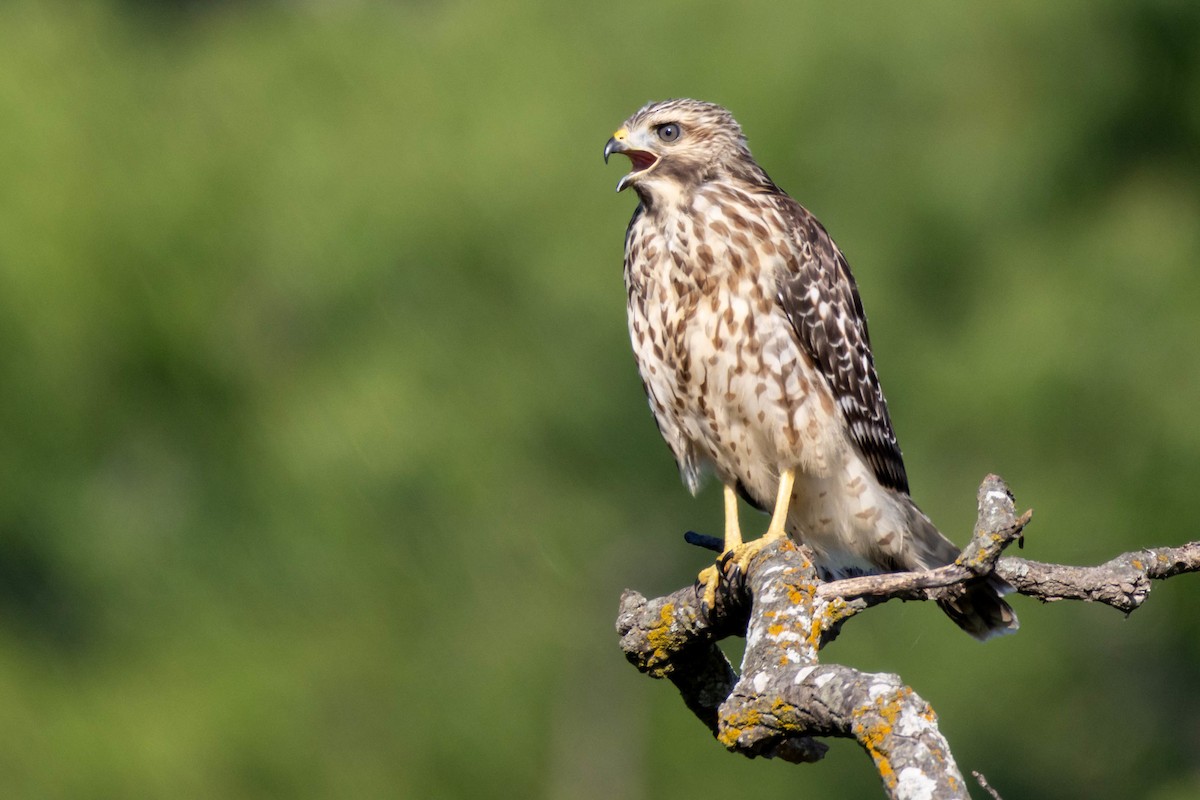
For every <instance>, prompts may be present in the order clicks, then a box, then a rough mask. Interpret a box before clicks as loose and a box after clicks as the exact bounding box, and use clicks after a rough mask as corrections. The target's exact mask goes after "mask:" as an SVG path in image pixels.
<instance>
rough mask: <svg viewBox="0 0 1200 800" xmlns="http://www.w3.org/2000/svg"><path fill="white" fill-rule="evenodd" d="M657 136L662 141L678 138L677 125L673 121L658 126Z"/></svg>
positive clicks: (671, 140)
mask: <svg viewBox="0 0 1200 800" xmlns="http://www.w3.org/2000/svg"><path fill="white" fill-rule="evenodd" d="M657 130H658V138H660V139H662V140H663V141H664V142H673V141H675V140H676V139H678V138H679V126H678V125H676V124H675V123H674V122H668V123H667V124H666V125H659V126H658V129H657Z"/></svg>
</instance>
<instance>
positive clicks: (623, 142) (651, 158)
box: [604, 128, 658, 192]
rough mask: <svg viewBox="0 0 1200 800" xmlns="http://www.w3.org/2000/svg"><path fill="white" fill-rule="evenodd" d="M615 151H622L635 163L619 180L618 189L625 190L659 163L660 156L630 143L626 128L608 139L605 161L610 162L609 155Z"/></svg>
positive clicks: (621, 152) (605, 147)
mask: <svg viewBox="0 0 1200 800" xmlns="http://www.w3.org/2000/svg"><path fill="white" fill-rule="evenodd" d="M613 153H620V154H621V155H623V156H627V157H628V158H629V161H630V163H632V164H633V170H632V171H631V172H629V173H628V174H627V175H625V176H624V177H622V178H621V180H619V181H618V182H617V191H618V192H621V191H624V190H625V189H627V188H628V187H629V185H630V184H632V183H633V181H634V180H636V179H637V178H639V177H640V176H642V175H644V174H645V173H647V172H649V171H650V170H651V169H653V168H654V166H655V165H656V164H658V156H656V155H655V154H654V153H651V152H649V151H646V150H638V149H636V148H633V147H630V145H629V131H628V130H627V129H626V128H621V130H619V131H617V132H616V133H614V134H613V135H612V138H611V139H609V140H608V144H606V145H604V163H605V164H607V163H608V157H609V156H611V155H612V154H613Z"/></svg>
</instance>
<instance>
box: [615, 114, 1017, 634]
mask: <svg viewBox="0 0 1200 800" xmlns="http://www.w3.org/2000/svg"><path fill="white" fill-rule="evenodd" d="M672 128H673V129H674V130H672ZM668 137H674V138H668ZM610 152H623V153H625V154H626V155H629V156H630V159H631V161H632V162H633V163H634V167H635V169H634V171H633V172H632V173H630V175H627V176H626V177H625V178H623V179H622V182H621V184H620V188H625V186H633V188H634V189H635V190H636V191H637V194H638V197H639V200H640V203H639V205H638V207H637V209H636V210H635V211H634V214H633V218H632V219H631V221H630V224H629V228H628V231H627V233H626V239H625V284H626V290H627V293H628V310H629V332H630V338H631V340H632V343H633V349H634V354H635V356H636V359H637V364H638V369H639V372H640V374H641V377H642V381H643V384H644V386H645V389H646V394H647V396H648V398H649V401H650V407H651V410H652V411H653V413H654V418H655V420H656V421H657V423H658V427H659V430H660V431H661V432H662V435H663V438H664V439H666V441H667V444H668V446H670V448H671V450H672V452H673V453H674V455H675V458H676V460H677V462H678V464H679V467H680V471H681V474H682V475H683V478H684V481H685V483H686V484H687V485H688V487H689V488H690V489H691V490H692V491H693V492H695V491H696V490H697V489H698V488H699V485H700V479H701V475H702V473H703V472H704V471H706V470H708V469H711V471H713V472H714V473H715V474H716V476H717V477H718V479H720V480H721V481H722V482H723V483H725V484H726V485H730V486H735V487H736V488H737V490H738V492H739V493H740V494H741V495H742V496H743V497H745V498H746V499H747V500H749V501H750V502H751V503H753V504H754V505H755V506H757V507H759V508H761V509H764V510H769V509H770V508H771V506H772V503H773V501H774V498H775V492H776V487H777V486H778V484H779V480H780V474H781V473H782V472H783V471H784V470H786V469H794V470H795V475H796V480H795V484H794V487H793V491H792V501H791V505H790V507H789V510H788V515H787V526H786V528H787V532H788V534H789V535H791V536H792V537H793V538H795V539H797V540H798V541H802V542H804V543H805V544H807V545H809V546H810V547H811V548H812V549H813V551H814V552H815V553H816V556H817V559H818V566H819V567H820V568H821V569H822V570H823V571H824V572H825V573H826V574H827V575H829V576H834V577H836V576H842V575H849V574H860V573H864V572H879V571H893V570H898V569H920V568H928V567H935V566H940V565H942V564H946V563H949V562H950V561H953V560H954V558H955V557H956V556H957V555H958V548H956V547H955V546H954V545H953V544H952V543H951V542H950V541H949V540H947V539H946V538H945V537H944V536H942V535H941V534H940V533H939V532H938V530H937V528H936V527H934V525H933V524H932V523H931V522H930V521H929V519H928V518H927V517H926V516H925V515H924V514H923V513H922V512H921V511H920V509H918V508H917V506H916V505H915V504H914V503H913V501H912V500H911V498H910V497H909V495H908V479H907V476H906V474H905V470H904V462H903V459H902V457H901V454H900V448H899V445H898V444H897V442H896V436H895V433H894V432H893V430H892V423H891V419H890V418H889V416H888V409H887V402H886V400H885V399H884V396H883V392H882V390H881V388H880V385H879V380H878V377H877V376H876V372H875V365H874V361H873V358H872V356H871V350H870V340H869V337H868V333H867V324H866V317H865V315H864V313H863V307H862V303H861V301H860V299H859V295H858V289H857V287H856V285H855V283H854V278H853V277H852V275H851V274H850V268H849V265H848V264H847V262H846V259H845V258H844V257H843V256H842V253H841V251H840V250H839V249H838V248H837V246H836V245H835V244H834V243H833V240H832V239H831V238H830V237H829V235H828V233H826V231H825V229H824V227H823V226H822V225H821V224H820V222H818V221H817V220H816V218H815V217H813V216H812V215H811V214H810V213H809V212H808V211H806V210H805V209H804V208H803V207H801V206H800V205H799V204H798V203H796V202H795V201H794V200H793V199H792V198H790V197H789V196H788V195H787V194H785V193H784V192H783V191H782V190H780V189H779V188H778V187H777V186H776V185H775V184H774V183H773V182H772V181H771V179H770V178H769V177H768V176H767V174H766V173H765V172H764V171H763V170H762V169H761V168H760V167H759V166H758V165H757V163H755V161H754V159H753V157H752V156H751V155H750V151H749V149H748V148H747V146H746V141H745V138H744V136H743V135H742V131H741V128H740V127H739V126H738V124H737V122H736V121H735V120H734V119H733V117H732V116H731V115H730V114H729V112H728V111H726V110H725V109H723V108H721V107H720V106H716V105H713V104H710V103H702V102H699V101H695V100H670V101H665V102H661V103H651V104H649V105H647V106H645V107H644V108H642V109H641V110H639V111H638V112H637V113H636V114H634V115H633V116H632V117H630V118H629V119H628V120H627V121H626V122H625V124H624V125H623V126H622V128H621V129H620V130H619V131H618V132H617V134H616V135H615V136H614V138H613V139H612V140H610V143H609V147H607V148H606V149H605V155H606V157H607V156H608V155H609V153H610ZM998 588H1002V586H999V587H998V586H994V585H981V586H978V587H975V588H974V589H972V590H971V591H969V592H968V593H966V594H965V595H963V596H962V597H959V598H956V599H950V600H947V601H946V602H944V603H943V607H945V608H946V610H947V612H948V613H949V614H950V615H951V617H952V618H954V619H955V621H956V622H958V623H959V624H960V625H961V626H962V627H964V629H966V630H968V632H970V633H972V634H973V635H976V636H978V637H980V638H984V637H985V636H987V635H989V634H991V633H996V632H1003V631H1005V630H1010V629H1014V628H1015V627H1016V618H1015V616H1013V614H1012V611H1011V609H1009V608H1008V606H1007V605H1005V604H1004V603H1003V601H1002V600H1000V599H999V595H998V593H997V589H998Z"/></svg>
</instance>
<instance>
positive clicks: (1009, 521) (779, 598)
mask: <svg viewBox="0 0 1200 800" xmlns="http://www.w3.org/2000/svg"><path fill="white" fill-rule="evenodd" d="M978 500H979V514H978V521H977V523H976V526H975V532H974V535H973V536H972V538H971V542H970V543H969V544H968V545H967V547H966V548H964V549H963V552H962V555H960V556H959V558H958V559H956V560H955V562H954V563H953V564H950V565H948V566H945V567H941V568H938V569H933V570H926V571H922V572H907V573H892V574H887V575H873V576H867V577H863V578H851V579H846V580H840V581H832V582H828V583H822V582H821V581H820V579H819V578H818V576H817V572H816V569H815V568H814V567H813V564H812V561H811V560H810V558H809V557H808V554H807V551H806V550H805V549H804V548H802V547H797V546H796V545H795V544H793V543H792V542H790V541H786V540H785V541H781V542H776V543H773V544H771V545H768V546H766V547H764V548H763V549H762V550H761V551H760V552H759V553H758V554H757V555H755V556H754V558H753V559H752V560H751V561H750V563H749V564H748V565H747V569H746V572H745V573H744V574H743V573H741V572H740V571H738V570H737V569H736V568H734V569H733V571H732V574H728V573H723V574H722V579H721V581H720V584H719V586H718V589H717V594H716V602H715V604H714V606H713V607H712V608H709V607H708V606H707V605H706V604H705V603H704V602H703V601H702V599H701V593H700V589H699V587H698V586H691V587H687V588H684V589H680V590H678V591H676V592H674V593H672V594H670V595H668V596H666V597H660V598H657V599H654V600H647V599H646V598H645V597H643V596H642V595H640V594H638V593H637V592H634V591H628V590H627V591H626V592H625V593H624V594H623V595H622V597H621V608H620V613H619V616H618V618H617V630H618V633H620V635H621V648H622V649H623V650H624V652H625V655H626V658H628V659H629V661H630V662H631V663H633V664H634V665H635V666H637V668H638V669H639V670H641V671H642V672H644V673H646V674H648V675H650V676H651V677H655V678H667V679H668V680H670V681H671V682H672V683H674V684H675V686H676V687H677V688H678V689H679V692H680V694H681V695H682V696H683V700H684V703H685V704H686V705H687V707H688V708H689V709H691V710H692V712H693V713H695V714H696V716H697V717H699V718H700V719H701V720H702V721H703V722H704V723H705V725H707V726H708V728H709V729H710V730H711V731H712V732H713V734H714V736H715V737H716V738H717V740H718V741H720V742H721V743H722V744H724V745H725V746H726V747H727V748H729V749H730V750H733V751H736V752H739V753H742V754H743V755H746V756H749V757H754V756H766V757H774V758H783V759H786V760H788V761H792V762H796V763H804V762H813V761H817V760H819V759H820V758H821V757H822V756H823V755H824V753H825V752H826V750H827V746H826V745H824V744H822V743H821V742H819V741H817V737H841V738H852V739H854V740H856V741H857V742H858V744H859V745H860V746H861V747H862V748H863V749H864V750H865V751H866V752H867V753H868V755H870V756H871V758H872V760H873V762H874V764H875V768H876V770H877V771H878V772H879V775H880V777H881V779H882V780H883V785H884V789H885V791H886V793H887V796H888V797H891V798H916V797H921V798H929V799H930V800H941V798H968V797H969V795H968V794H967V789H966V784H965V782H964V780H963V777H962V774H961V772H959V769H958V767H957V765H956V764H955V761H954V757H953V755H952V754H951V752H950V748H949V745H948V744H947V742H946V740H945V739H944V738H943V737H942V735H941V733H940V731H939V730H938V726H937V717H936V716H935V715H934V713H933V709H932V708H930V706H929V704H928V703H926V702H925V701H924V700H922V699H921V698H920V697H918V696H917V695H916V694H915V693H914V692H913V690H912V689H910V688H909V687H908V686H906V685H904V683H903V682H902V681H901V679H900V678H899V677H898V676H896V675H891V674H886V673H866V672H860V671H859V670H855V669H852V668H850V667H845V666H840V665H835V664H821V663H820V662H819V660H818V652H819V651H820V649H821V648H822V647H823V646H824V645H825V644H826V643H828V642H829V641H831V640H832V639H833V638H834V637H835V636H837V634H838V633H839V631H840V630H841V627H842V625H843V624H844V623H845V621H846V620H848V619H850V618H851V617H853V616H854V615H855V614H857V613H859V612H861V611H864V610H865V609H867V608H869V607H871V606H872V605H875V604H878V603H881V602H885V601H887V600H889V599H892V598H897V597H898V598H901V599H909V600H925V599H931V598H936V597H938V596H939V595H940V594H941V593H943V592H945V591H947V590H948V589H950V588H951V587H955V586H957V585H959V584H962V583H965V582H969V581H977V580H980V579H981V578H983V577H986V576H988V575H990V574H992V573H993V572H994V573H995V574H997V575H999V576H1000V577H1002V578H1003V579H1004V580H1006V581H1007V582H1008V583H1009V584H1011V585H1012V586H1013V587H1014V589H1015V590H1016V591H1018V592H1020V593H1021V594H1026V595H1030V596H1032V597H1037V598H1039V599H1041V600H1043V601H1046V602H1049V601H1053V600H1061V599H1077V600H1095V601H1099V602H1103V603H1107V604H1108V605H1111V606H1113V607H1114V608H1118V609H1121V610H1123V611H1125V612H1126V613H1128V612H1131V611H1133V610H1134V609H1136V608H1137V607H1138V606H1140V605H1141V603H1142V602H1143V601H1144V600H1145V598H1146V596H1147V595H1148V594H1149V591H1150V585H1151V584H1150V582H1151V581H1152V580H1161V579H1165V578H1169V577H1172V576H1174V575H1179V574H1182V573H1185V572H1195V571H1200V542H1193V543H1190V544H1186V545H1183V546H1182V547H1174V548H1171V547H1164V548H1158V549H1153V550H1140V551H1137V552H1134V553H1126V554H1124V555H1122V556H1118V557H1117V558H1114V559H1113V560H1111V561H1109V562H1107V563H1105V564H1102V565H1100V566H1097V567H1071V566H1064V565H1058V564H1043V563H1040V562H1037V561H1028V560H1026V559H1021V558H1012V557H1001V553H1002V552H1003V550H1004V549H1005V548H1006V547H1008V546H1009V545H1010V544H1012V543H1013V542H1014V541H1020V540H1021V539H1022V536H1023V533H1024V529H1025V526H1026V525H1028V523H1029V521H1030V519H1031V512H1028V511H1027V512H1025V513H1024V514H1022V515H1020V516H1018V515H1017V514H1016V511H1015V506H1014V503H1013V499H1012V495H1011V494H1010V493H1009V491H1008V487H1007V486H1006V485H1005V484H1004V482H1003V481H1002V480H1001V479H1000V478H998V477H996V476H994V475H989V476H987V478H985V479H984V482H983V484H982V485H981V486H980V489H979V494H978ZM703 539H704V537H693V540H694V541H697V542H699V543H701V544H703V541H702V540H703ZM743 634H744V635H745V636H746V652H745V656H744V658H743V661H742V670H741V675H740V676H739V675H738V674H737V673H735V672H734V670H733V667H732V666H731V665H730V663H729V661H728V659H726V657H725V655H724V654H723V653H722V652H721V650H720V648H718V647H717V642H718V641H720V640H721V639H723V638H726V637H728V636H737V635H743ZM985 788H987V790H988V791H989V792H992V793H993V795H995V790H993V789H991V788H990V787H985Z"/></svg>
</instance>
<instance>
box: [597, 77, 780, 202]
mask: <svg viewBox="0 0 1200 800" xmlns="http://www.w3.org/2000/svg"><path fill="white" fill-rule="evenodd" d="M613 153H621V154H623V155H626V156H628V157H629V160H630V161H631V162H632V163H633V171H632V172H630V173H629V174H628V175H626V176H625V177H623V178H621V180H620V182H619V183H617V191H618V192H619V191H622V190H623V189H625V188H626V187H628V186H632V187H634V188H635V189H636V190H637V193H638V195H639V196H640V197H641V198H642V200H643V201H648V200H653V199H655V198H664V197H669V196H671V195H679V194H688V193H689V190H691V189H694V188H695V187H696V186H698V185H699V184H701V183H704V182H706V181H711V180H715V179H720V178H743V179H746V180H749V181H751V182H752V183H756V184H766V185H769V184H770V179H769V178H767V176H766V173H764V172H763V171H762V169H761V168H759V166H758V165H757V164H755V163H754V159H753V157H751V155H750V150H749V148H747V147H746V137H745V135H744V134H743V133H742V126H740V125H738V123H737V120H735V119H734V118H733V115H732V114H730V113H729V112H728V111H726V110H725V109H724V108H722V107H721V106H718V105H714V104H713V103H704V102H701V101H699V100H663V101H660V102H656V103H647V104H646V105H645V106H643V107H642V109H641V110H640V111H638V112H637V113H636V114H634V115H633V116H632V117H630V118H629V119H627V120H625V124H624V125H622V126H621V127H620V129H619V130H618V131H617V132H616V133H614V134H613V135H612V138H611V139H609V140H608V144H606V145H605V146H604V161H605V162H606V163H607V161H608V157H609V156H610V155H612V154H613Z"/></svg>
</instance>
